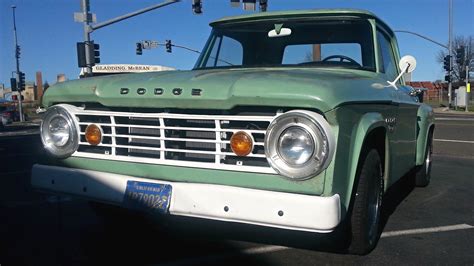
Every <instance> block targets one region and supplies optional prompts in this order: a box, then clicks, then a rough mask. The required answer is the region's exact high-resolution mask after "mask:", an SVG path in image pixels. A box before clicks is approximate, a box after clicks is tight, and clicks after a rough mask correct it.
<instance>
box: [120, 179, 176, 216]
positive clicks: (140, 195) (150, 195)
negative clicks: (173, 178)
mask: <svg viewBox="0 0 474 266" xmlns="http://www.w3.org/2000/svg"><path fill="white" fill-rule="evenodd" d="M171 191H172V187H171V185H166V184H156V183H147V182H138V181H127V188H126V190H125V196H124V199H123V205H124V207H126V208H130V209H134V210H140V211H146V212H152V213H155V212H158V213H166V212H167V211H168V207H169V205H170V200H171Z"/></svg>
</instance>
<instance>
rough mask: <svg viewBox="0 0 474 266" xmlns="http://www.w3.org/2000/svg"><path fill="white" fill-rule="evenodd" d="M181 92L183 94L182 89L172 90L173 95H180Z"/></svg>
mask: <svg viewBox="0 0 474 266" xmlns="http://www.w3.org/2000/svg"><path fill="white" fill-rule="evenodd" d="M182 92H183V89H180V88H174V89H173V95H181V93H182Z"/></svg>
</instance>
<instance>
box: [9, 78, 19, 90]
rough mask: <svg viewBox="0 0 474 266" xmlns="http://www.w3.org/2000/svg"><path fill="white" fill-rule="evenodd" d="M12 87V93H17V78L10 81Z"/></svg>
mask: <svg viewBox="0 0 474 266" xmlns="http://www.w3.org/2000/svg"><path fill="white" fill-rule="evenodd" d="M10 87H11V89H12V91H17V90H18V86H17V83H16V78H11V79H10Z"/></svg>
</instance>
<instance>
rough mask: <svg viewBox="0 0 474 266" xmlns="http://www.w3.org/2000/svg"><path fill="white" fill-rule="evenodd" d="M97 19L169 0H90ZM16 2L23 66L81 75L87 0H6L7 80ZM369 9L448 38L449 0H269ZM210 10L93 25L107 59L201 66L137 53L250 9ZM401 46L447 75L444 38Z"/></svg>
mask: <svg viewBox="0 0 474 266" xmlns="http://www.w3.org/2000/svg"><path fill="white" fill-rule="evenodd" d="M90 2H91V12H93V13H96V15H97V21H98V22H102V21H105V20H108V19H110V18H113V17H116V16H119V15H122V14H125V13H128V12H130V11H135V10H137V9H141V8H144V7H147V6H150V5H152V4H155V3H159V2H161V0H90ZM11 5H16V6H17V8H16V17H17V30H18V41H19V44H20V46H21V51H22V52H21V62H20V68H21V70H22V71H23V72H25V73H26V79H27V81H33V80H34V78H35V73H36V71H42V72H43V81H44V80H47V81H48V82H49V83H54V82H55V80H56V75H57V74H58V73H64V74H66V76H67V78H69V79H75V78H77V76H78V74H79V71H80V69H79V68H78V67H77V56H76V42H79V41H82V40H83V28H82V24H80V23H76V22H74V19H73V13H74V12H78V11H80V0H0V37H1V42H0V60H1V61H0V83H4V84H5V86H7V87H9V78H10V77H11V75H12V71H14V70H15V58H14V53H13V51H14V44H13V23H12V11H11ZM344 7H348V8H359V9H366V10H369V11H371V12H373V13H375V14H376V15H377V16H379V17H380V18H381V19H383V20H384V21H385V22H387V24H389V25H390V26H391V27H392V29H394V30H396V29H399V30H410V31H415V32H418V33H420V34H423V35H426V36H429V37H431V38H433V39H435V40H437V41H439V42H441V43H447V41H448V0H384V1H381V0H357V1H354V0H352V1H349V0H269V11H275V10H290V9H309V8H344ZM203 10H204V13H203V14H202V15H193V14H192V11H191V0H182V1H181V2H180V3H177V4H173V5H170V6H167V7H164V8H161V9H157V10H155V11H151V12H149V13H146V14H144V15H141V16H138V17H135V18H131V19H129V20H125V21H122V22H119V23H117V24H114V25H111V26H108V27H105V28H102V29H99V30H97V31H95V32H93V33H92V35H91V36H92V39H93V40H94V41H95V42H96V43H99V44H100V47H101V63H104V64H106V63H131V64H157V65H165V66H171V67H175V68H178V69H190V68H192V67H193V65H194V62H195V60H196V59H197V54H194V53H191V52H188V51H185V50H180V49H176V48H175V49H174V50H173V53H171V54H170V53H166V52H165V49H164V48H158V49H153V50H144V53H143V55H142V56H137V55H135V43H136V42H137V41H140V40H157V41H160V42H164V40H166V39H171V40H172V41H173V43H175V44H179V45H185V46H188V47H192V48H195V49H197V50H200V49H201V48H202V47H203V45H204V43H205V41H206V40H207V37H208V35H209V32H210V27H209V26H208V24H209V22H211V21H213V20H215V19H218V18H221V17H223V16H231V15H240V14H248V13H250V12H249V11H244V10H242V9H241V8H232V7H231V6H230V1H229V0H203ZM453 12H454V34H455V35H465V36H468V35H474V19H473V14H474V0H454V10H453ZM398 42H399V46H400V51H401V54H402V55H404V54H411V55H414V56H415V57H416V58H417V60H418V67H417V70H415V72H414V80H431V81H434V80H436V79H443V78H444V72H443V70H442V66H441V65H440V64H438V63H437V62H436V55H437V53H438V51H439V50H440V49H441V48H440V47H439V46H437V45H435V44H432V43H430V42H427V41H425V40H423V39H420V38H418V37H415V36H412V35H407V34H403V33H399V34H398Z"/></svg>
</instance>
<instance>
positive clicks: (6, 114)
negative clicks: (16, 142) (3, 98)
mask: <svg viewBox="0 0 474 266" xmlns="http://www.w3.org/2000/svg"><path fill="white" fill-rule="evenodd" d="M0 120H1V121H0V130H2V129H4V127H5V126H6V125H8V124H11V123H12V122H13V120H12V117H11V113H10V111H8V107H7V106H3V105H0Z"/></svg>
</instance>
